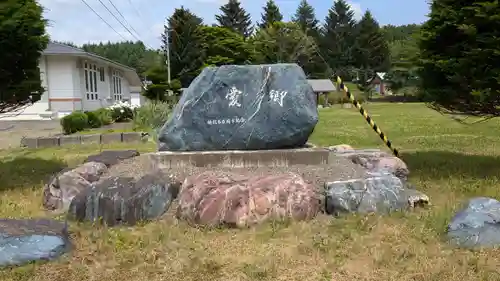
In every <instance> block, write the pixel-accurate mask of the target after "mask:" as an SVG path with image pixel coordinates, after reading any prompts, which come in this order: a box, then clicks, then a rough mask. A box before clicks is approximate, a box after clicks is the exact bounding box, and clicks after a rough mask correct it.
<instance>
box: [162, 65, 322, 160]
mask: <svg viewBox="0 0 500 281" xmlns="http://www.w3.org/2000/svg"><path fill="white" fill-rule="evenodd" d="M317 122H318V111H317V107H316V98H315V94H314V92H313V90H312V88H311V86H310V85H309V84H308V82H307V79H306V76H305V74H304V71H303V70H302V68H301V67H300V66H298V65H297V64H273V65H241V66H240V65H226V66H220V67H207V68H205V69H204V70H203V71H202V73H201V74H200V75H199V76H198V77H197V78H196V79H195V80H194V81H193V82H192V83H191V85H190V86H189V88H187V89H186V90H185V91H184V93H183V95H182V97H181V99H180V101H179V103H178V104H177V105H176V107H175V108H174V111H173V114H172V116H171V118H170V119H169V120H168V121H167V122H166V124H165V125H164V126H163V127H162V128H161V129H160V131H159V134H158V143H159V147H158V149H159V150H160V151H203V150H262V149H285V148H297V147H302V146H304V145H305V144H306V142H307V140H308V138H309V136H310V135H311V133H312V132H313V130H314V127H315V126H316V123H317Z"/></svg>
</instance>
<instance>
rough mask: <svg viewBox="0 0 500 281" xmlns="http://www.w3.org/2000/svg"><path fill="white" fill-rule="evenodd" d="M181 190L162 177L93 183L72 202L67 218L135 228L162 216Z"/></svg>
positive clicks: (169, 179)
mask: <svg viewBox="0 0 500 281" xmlns="http://www.w3.org/2000/svg"><path fill="white" fill-rule="evenodd" d="M179 189H180V183H179V182H177V181H176V180H175V179H174V178H172V177H166V176H165V175H162V174H159V173H150V174H146V175H144V176H143V177H142V178H140V179H139V180H137V181H134V179H133V178H132V177H110V178H105V179H102V180H100V181H99V182H97V183H94V184H93V185H92V187H90V188H88V189H86V190H85V191H84V192H81V193H80V194H78V195H76V196H75V197H74V198H73V200H72V201H71V205H70V208H69V211H68V216H69V217H70V218H71V219H75V220H78V221H91V222H102V223H104V224H106V225H108V226H114V225H118V224H128V225H134V224H136V223H138V222H139V221H147V220H151V219H155V218H158V217H159V216H161V215H163V214H164V213H165V212H166V211H167V210H168V208H169V207H170V204H171V203H172V200H174V199H175V197H176V196H177V193H178V191H179Z"/></svg>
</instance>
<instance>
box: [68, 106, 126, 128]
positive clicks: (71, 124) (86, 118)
mask: <svg viewBox="0 0 500 281" xmlns="http://www.w3.org/2000/svg"><path fill="white" fill-rule="evenodd" d="M133 118H134V109H133V108H132V107H129V106H113V107H109V108H101V109H98V110H95V111H74V112H72V113H71V114H69V115H66V116H64V117H63V118H61V127H62V131H63V133H64V134H66V135H69V134H74V133H76V132H80V131H83V130H86V129H91V128H100V127H102V126H105V125H109V124H111V123H115V122H128V121H130V120H132V119H133Z"/></svg>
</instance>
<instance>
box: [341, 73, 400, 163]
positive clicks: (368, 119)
mask: <svg viewBox="0 0 500 281" xmlns="http://www.w3.org/2000/svg"><path fill="white" fill-rule="evenodd" d="M337 83H338V85H339V87H340V89H342V90H344V92H345V94H346V95H347V98H349V100H350V101H351V103H352V104H354V106H355V107H356V108H357V109H359V113H361V115H363V117H364V118H365V120H366V122H368V124H370V126H371V127H372V129H373V130H374V131H375V132H376V133H377V134H378V135H379V137H380V138H381V139H382V140H383V141H384V143H385V145H387V147H388V148H389V149H390V150H391V151H392V153H394V155H395V156H396V157H399V152H398V150H397V149H395V148H393V147H392V143H391V141H390V140H389V139H388V138H387V136H386V135H385V134H384V133H383V132H382V130H380V128H379V127H378V126H377V124H375V121H373V119H372V118H371V117H370V115H369V114H368V112H366V110H365V109H364V108H363V107H362V106H361V104H360V103H359V102H358V101H357V100H356V99H355V98H354V96H353V95H352V94H351V92H350V91H349V89H348V88H347V86H346V85H344V83H343V82H342V79H340V77H339V76H337Z"/></svg>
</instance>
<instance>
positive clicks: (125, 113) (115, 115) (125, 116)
mask: <svg viewBox="0 0 500 281" xmlns="http://www.w3.org/2000/svg"><path fill="white" fill-rule="evenodd" d="M110 111H111V119H113V121H115V122H117V123H120V122H127V121H130V120H132V119H133V118H134V110H133V109H132V108H130V107H126V106H122V107H115V108H112V109H111V110H110Z"/></svg>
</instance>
